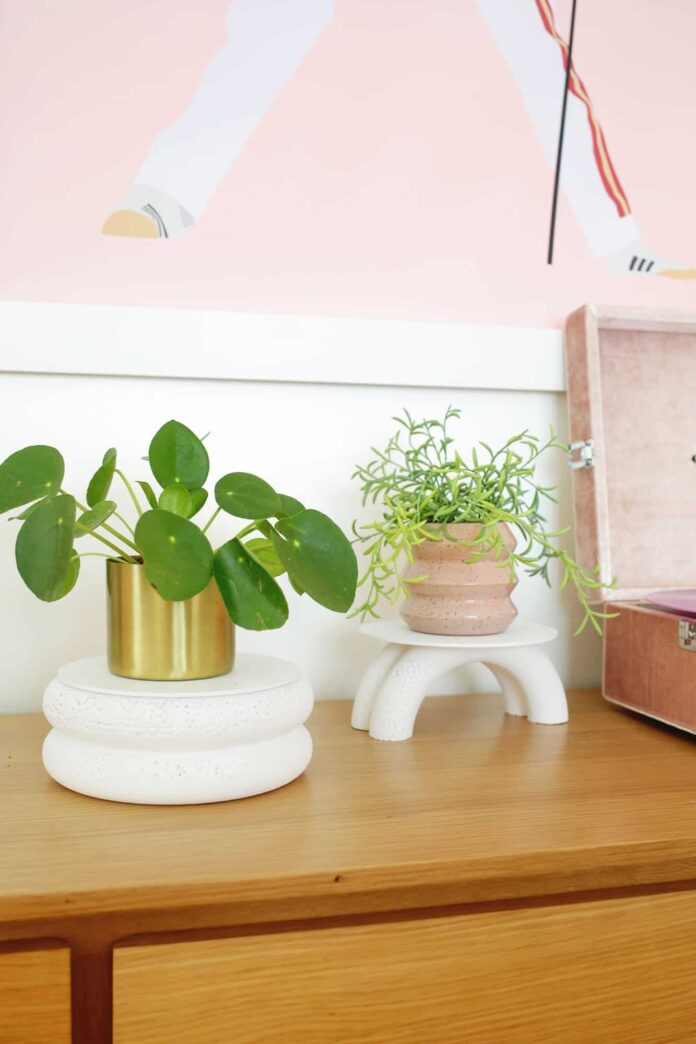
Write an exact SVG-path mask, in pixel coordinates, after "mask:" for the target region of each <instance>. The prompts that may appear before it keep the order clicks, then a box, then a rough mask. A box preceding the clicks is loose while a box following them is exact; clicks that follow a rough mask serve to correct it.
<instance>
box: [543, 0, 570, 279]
mask: <svg viewBox="0 0 696 1044" xmlns="http://www.w3.org/2000/svg"><path fill="white" fill-rule="evenodd" d="M575 3H576V0H573V8H572V11H571V15H570V35H569V37H568V61H567V64H566V75H565V87H564V89H563V106H562V108H561V127H560V131H559V133H558V152H557V153H556V173H555V176H554V179H553V202H552V203H551V227H550V229H549V252H548V256H547V258H546V263H547V264H548V265H552V264H553V246H554V240H555V237H556V210H557V208H558V187H559V185H560V183H561V159H562V156H563V135H564V134H565V121H566V109H567V107H568V88H569V87H570V71H571V69H572V68H573V36H574V35H575Z"/></svg>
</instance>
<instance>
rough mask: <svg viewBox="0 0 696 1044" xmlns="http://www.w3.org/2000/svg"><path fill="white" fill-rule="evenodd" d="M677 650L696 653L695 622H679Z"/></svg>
mask: <svg viewBox="0 0 696 1044" xmlns="http://www.w3.org/2000/svg"><path fill="white" fill-rule="evenodd" d="M679 648H680V649H687V650H688V651H689V652H696V620H680V621H679Z"/></svg>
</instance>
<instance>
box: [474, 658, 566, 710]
mask: <svg viewBox="0 0 696 1044" xmlns="http://www.w3.org/2000/svg"><path fill="white" fill-rule="evenodd" d="M482 659H483V657H482ZM484 662H485V663H486V664H487V665H489V666H491V667H502V668H503V669H504V670H506V671H508V672H509V673H510V674H513V675H514V677H515V678H516V679H517V682H518V684H519V687H520V688H521V689H522V691H523V693H524V695H525V698H526V702H527V706H528V708H529V709H528V711H527V717H528V718H529V720H530V721H533V722H536V723H537V724H538V725H562V724H563V723H564V722H566V721H567V720H568V704H567V702H566V694H565V690H564V688H563V683H562V682H561V679H560V678H559V677H558V672H557V671H556V668H555V667H554V665H553V663H552V662H551V660H550V659H549V657H548V656H547V655H546V653H544V652H542V651H541V649H539V648H537V647H535V646H530V647H528V648H517V649H500V650H497V651H496V652H495V653H492V654H490V655H488V656H486V657H485V660H484Z"/></svg>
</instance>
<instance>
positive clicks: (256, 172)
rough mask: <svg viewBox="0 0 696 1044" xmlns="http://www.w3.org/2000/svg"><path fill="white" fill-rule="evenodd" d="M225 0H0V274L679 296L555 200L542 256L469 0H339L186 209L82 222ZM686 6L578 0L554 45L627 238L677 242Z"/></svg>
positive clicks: (475, 299) (413, 295) (291, 306)
mask: <svg viewBox="0 0 696 1044" xmlns="http://www.w3.org/2000/svg"><path fill="white" fill-rule="evenodd" d="M288 2H291V0H288ZM519 2H520V3H521V2H533V0H519ZM228 4H229V0H206V2H205V4H200V3H199V4H192V3H190V2H183V0H148V2H146V3H145V2H136V0H99V2H98V3H95V2H94V0H65V2H63V3H55V0H50V2H49V0H24V2H22V3H18V2H17V0H0V12H1V13H2V21H3V25H4V27H3V33H2V43H1V44H0V48H1V49H0V67H2V69H3V70H4V71H3V81H4V85H5V90H4V92H3V106H2V113H1V114H0V120H1V127H0V130H1V137H2V141H3V152H4V154H5V156H9V157H10V163H9V164H8V163H6V164H4V165H3V170H2V174H1V175H0V179H1V181H2V188H3V192H2V199H3V220H2V233H1V236H2V240H3V241H4V244H3V249H2V273H1V278H2V296H3V298H5V299H13V300H33V301H72V302H90V303H109V304H131V305H134V304H140V305H153V306H155V305H156V306H167V305H171V306H175V307H202V308H221V309H231V310H239V311H273V312H292V313H323V314H338V315H364V316H368V315H379V316H396V317H414V318H432V319H436V320H437V319H443V320H445V319H446V320H457V321H462V322H495V323H511V324H521V325H560V324H561V323H562V321H563V318H564V316H565V315H566V313H567V312H568V311H570V310H571V309H572V308H574V307H576V306H577V305H578V304H580V303H582V302H584V301H598V302H605V303H606V302H611V303H621V304H627V305H628V304H642V305H662V306H667V307H679V308H692V307H694V304H695V303H696V283H694V282H687V281H674V282H673V281H670V280H665V279H659V278H647V279H643V278H640V277H635V276H630V275H617V274H614V273H612V272H610V271H609V270H608V269H607V268H606V266H605V265H604V263H603V262H601V261H599V260H597V259H596V258H595V257H594V256H593V255H592V254H591V253H590V251H589V249H588V247H587V245H586V242H585V240H584V238H583V236H582V234H581V232H580V230H579V229H578V227H577V225H576V224H575V220H574V218H573V216H572V214H571V212H570V210H569V208H568V206H567V204H566V202H565V200H562V201H561V206H560V209H559V217H558V221H559V230H558V242H557V253H556V264H554V266H553V268H551V269H550V268H549V267H548V266H547V265H546V263H545V245H546V235H547V224H548V211H549V206H550V194H551V171H550V169H549V166H548V164H547V163H546V161H545V160H544V158H543V156H542V155H541V152H540V149H539V147H538V145H537V142H536V140H535V138H534V135H533V133H532V131H531V127H530V123H529V119H528V117H527V114H526V112H525V109H524V107H523V105H522V102H521V100H520V95H519V92H518V89H517V86H516V84H515V81H514V80H513V78H512V76H511V74H510V72H509V70H508V67H507V66H506V64H505V63H504V61H503V59H502V58H501V56H500V52H499V51H498V49H497V47H496V44H495V42H494V40H493V38H492V36H491V35H490V33H489V31H488V29H487V27H486V25H485V23H484V21H483V19H482V18H481V15H480V13H479V10H478V8H477V6H476V4H475V3H474V2H473V0H427V2H423V0H337V2H336V14H335V17H334V20H333V22H332V24H331V25H330V26H329V28H328V29H327V30H326V32H325V33H324V35H323V36H322V38H321V40H320V41H319V43H318V44H317V45H316V47H315V48H314V50H313V51H312V52H311V54H310V55H309V57H308V58H307V59H306V60H305V62H304V63H303V64H302V65H301V67H300V68H299V70H298V72H297V73H296V74H295V76H294V77H293V78H292V80H291V81H290V83H289V84H288V85H287V86H286V88H285V89H284V90H283V92H282V93H281V95H280V97H279V99H278V100H277V102H276V103H275V105H274V106H273V108H272V110H271V112H270V113H269V115H268V116H267V117H266V118H265V120H264V121H263V122H262V124H261V125H260V127H259V128H258V130H257V132H256V133H255V135H254V137H253V139H252V141H251V142H250V144H249V145H248V146H247V148H246V149H245V151H244V152H243V153H242V155H241V157H240V158H239V160H238V161H237V163H236V164H235V165H234V166H233V168H232V170H231V171H230V173H229V175H228V176H227V178H226V180H225V181H224V183H223V184H222V186H221V188H220V189H219V190H218V192H217V193H216V195H215V196H214V198H213V200H212V202H211V204H210V205H209V207H208V209H207V210H206V211H205V213H204V216H203V218H202V219H201V221H200V223H199V224H198V225H197V226H196V227H195V228H194V229H191V230H189V231H188V232H187V234H186V236H185V237H184V238H182V239H181V240H177V241H173V240H171V241H150V240H132V239H117V238H110V237H104V236H102V235H100V231H99V230H100V227H101V224H102V222H103V220H104V219H105V217H106V216H107V214H108V213H109V211H110V210H111V209H112V207H113V206H114V204H115V203H116V201H117V200H118V199H119V197H120V196H121V195H122V193H123V192H124V190H125V188H126V187H127V185H128V184H129V182H130V180H131V179H132V177H133V175H134V173H135V172H136V170H137V169H138V167H139V165H140V163H141V161H142V158H143V156H144V154H145V152H146V150H147V148H148V147H149V145H150V142H151V141H152V139H153V137H154V135H155V134H156V133H157V132H159V131H160V130H161V129H162V128H163V127H165V126H166V125H167V124H168V123H170V122H171V121H172V120H173V119H174V118H175V117H176V116H177V115H178V114H179V113H180V112H181V111H182V109H183V108H184V107H185V105H186V104H187V102H188V100H189V98H190V96H191V94H192V92H193V90H194V88H195V86H196V84H197V82H198V80H199V77H200V74H201V71H202V69H203V68H204V67H205V64H206V62H207V61H208V59H209V58H210V56H211V55H212V54H213V53H214V51H215V50H216V48H217V47H219V46H220V44H221V42H222V40H223V38H224V18H225V13H226V10H227V8H228ZM562 24H563V29H564V31H565V27H566V25H565V22H563V23H562ZM559 25H561V23H560V22H559ZM695 30H696V8H694V6H693V4H692V3H691V2H690V0H662V2H661V3H659V4H656V3H655V2H654V0H615V2H613V3H611V4H609V3H607V2H606V0H578V30H577V42H576V51H575V54H576V63H577V66H578V68H579V71H580V72H581V74H582V75H583V77H584V79H585V81H586V83H587V85H588V88H589V89H590V91H591V94H592V97H593V100H594V103H595V107H596V109H597V111H598V113H599V115H600V117H601V120H602V123H603V126H604V130H605V133H606V136H607V139H608V142H609V145H610V148H611V152H612V157H613V160H614V163H615V165H616V166H617V169H618V170H619V172H620V177H621V180H622V182H623V184H624V187H625V189H626V192H627V194H628V195H629V198H630V200H631V203H632V205H633V209H634V211H635V213H636V215H637V217H638V218H639V221H640V226H641V229H642V231H643V236H644V238H645V241H646V242H647V243H649V244H650V246H652V247H654V249H655V250H657V251H659V252H660V253H662V254H663V255H665V256H667V257H670V258H672V257H673V258H674V259H675V260H678V261H681V262H684V263H690V264H694V265H696V206H695V203H696V191H695V188H694V179H695V176H696V145H695V144H694V132H693V127H694V114H695V110H696V106H695V104H694V102H695V99H696V63H694V62H693V40H694V35H695V32H694V31H695Z"/></svg>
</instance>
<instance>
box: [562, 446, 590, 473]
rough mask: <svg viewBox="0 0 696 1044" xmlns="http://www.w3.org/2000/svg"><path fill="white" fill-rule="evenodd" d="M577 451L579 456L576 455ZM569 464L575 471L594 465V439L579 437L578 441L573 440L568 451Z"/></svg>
mask: <svg viewBox="0 0 696 1044" xmlns="http://www.w3.org/2000/svg"><path fill="white" fill-rule="evenodd" d="M576 453H577V454H578V455H577V457H576V456H575V454H576ZM568 466H569V467H570V468H572V470H573V471H577V469H578V468H593V467H594V443H593V441H592V439H579V440H578V441H577V442H571V444H570V450H569V452H568Z"/></svg>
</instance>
